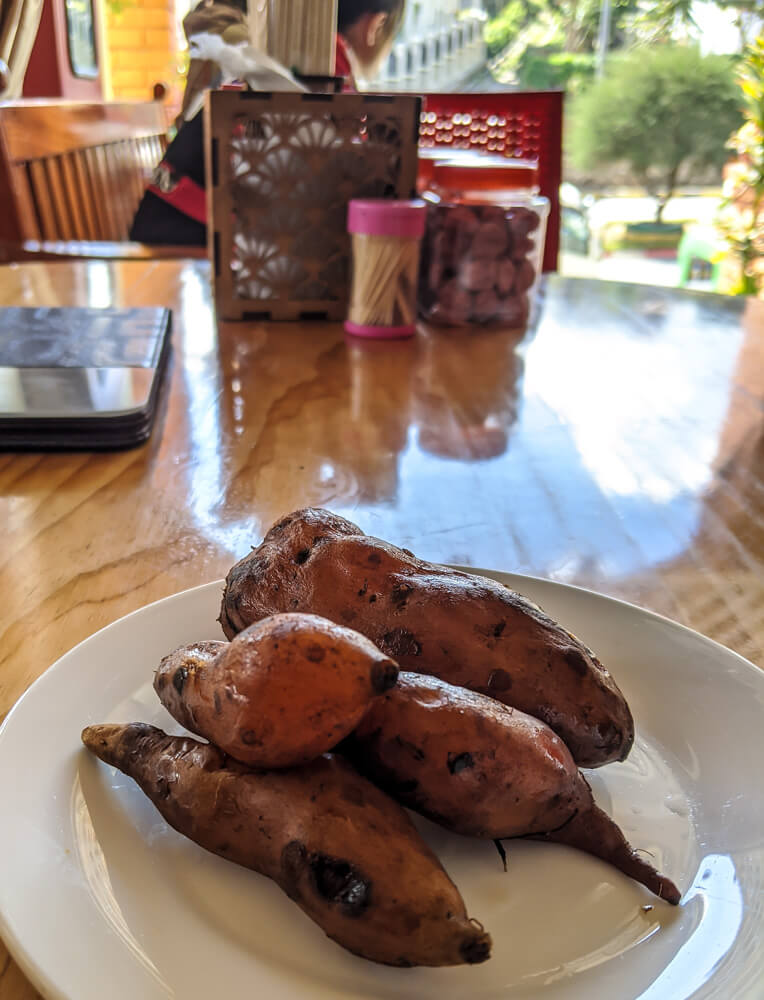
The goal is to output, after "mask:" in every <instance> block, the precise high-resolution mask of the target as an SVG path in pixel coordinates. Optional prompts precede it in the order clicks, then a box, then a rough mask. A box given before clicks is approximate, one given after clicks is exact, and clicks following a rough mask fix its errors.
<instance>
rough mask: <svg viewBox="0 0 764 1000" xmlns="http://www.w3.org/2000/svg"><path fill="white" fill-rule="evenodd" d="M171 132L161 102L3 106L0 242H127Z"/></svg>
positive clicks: (0, 118) (0, 110)
mask: <svg viewBox="0 0 764 1000" xmlns="http://www.w3.org/2000/svg"><path fill="white" fill-rule="evenodd" d="M166 130H167V121H166V116H165V109H164V107H163V105H162V104H161V103H159V102H158V101H154V102H152V101H146V102H135V103H119V102H115V103H105V102H104V103H100V102H99V103H80V102H71V101H52V100H50V101H48V100H45V101H16V102H9V103H7V104H0V204H2V205H3V211H2V212H0V243H4V244H6V245H9V244H10V245H18V246H19V247H21V246H23V244H24V243H25V242H27V241H29V240H34V241H39V242H49V241H72V240H90V241H96V240H98V241H107V240H111V241H121V240H127V239H128V230H129V228H130V223H131V222H132V218H133V215H134V214H135V211H136V209H137V207H138V203H139V202H140V200H141V197H142V195H143V190H144V187H145V184H146V181H147V179H148V177H149V176H150V174H151V171H152V170H153V168H154V167H155V166H156V165H157V164H158V163H159V161H160V160H161V158H162V154H163V152H164V149H165V146H166V137H165V136H166Z"/></svg>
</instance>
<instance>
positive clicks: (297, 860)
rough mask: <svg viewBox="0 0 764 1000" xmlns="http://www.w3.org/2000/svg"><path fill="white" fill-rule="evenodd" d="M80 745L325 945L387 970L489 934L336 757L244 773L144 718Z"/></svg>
mask: <svg viewBox="0 0 764 1000" xmlns="http://www.w3.org/2000/svg"><path fill="white" fill-rule="evenodd" d="M82 740H83V743H84V744H85V746H86V747H87V748H88V749H89V750H91V751H92V752H93V753H94V754H95V755H96V756H98V757H99V758H100V759H101V760H103V761H105V762H106V763H108V764H111V765H113V766H115V767H117V768H119V769H120V770H121V771H123V772H124V773H125V774H127V775H128V776H129V777H131V778H133V779H134V780H135V781H136V782H137V783H138V784H139V785H140V787H141V788H142V789H143V791H144V792H145V793H146V795H147V796H148V797H149V798H150V799H151V801H152V802H153V803H154V805H155V806H156V807H157V809H158V810H159V812H160V813H161V814H162V816H163V817H164V818H165V820H166V821H167V822H168V823H169V824H170V825H171V826H172V827H173V828H174V829H176V830H177V831H178V832H180V833H182V834H184V835H185V836H187V837H189V838H190V839H191V840H193V841H195V842H196V843H197V844H199V845H200V846H201V847H204V848H206V849H207V850H208V851H212V852H213V853H215V854H219V855H220V856H221V857H224V858H227V859H228V860H230V861H234V862H236V863H237V864H240V865H243V866H244V867H247V868H251V869H253V870H254V871H256V872H260V873H261V874H263V875H266V876H267V877H268V878H271V879H273V880H274V881H275V882H276V883H277V884H278V885H279V886H280V887H281V888H282V889H283V890H284V892H285V893H286V894H287V895H288V896H290V898H291V899H293V900H294V901H295V902H296V903H297V905H298V906H299V907H300V908H301V909H302V910H303V911H304V912H305V913H306V914H307V915H308V916H309V917H310V918H311V919H312V920H314V921H315V922H316V923H317V924H318V925H319V926H320V927H321V928H322V930H323V931H324V932H325V933H326V934H327V935H328V936H329V937H330V938H332V939H333V940H334V941H336V942H337V943H338V944H340V945H342V946H343V947H345V948H347V949H348V950H349V951H351V952H353V953H355V954H357V955H360V956H362V957H363V958H367V959H371V960H372V961H375V962H381V963H384V964H388V965H398V966H411V965H432V966H437V965H458V964H462V963H465V962H468V963H474V962H481V961H484V960H485V959H486V958H488V957H489V954H490V944H491V942H490V937H489V936H488V935H487V934H486V933H485V932H484V931H483V929H482V928H481V927H480V926H479V925H478V924H477V923H476V922H473V921H471V920H470V919H469V918H468V917H467V914H466V910H465V907H464V902H463V900H462V898H461V896H460V894H459V892H458V890H457V889H456V887H455V885H454V884H453V882H451V880H450V879H449V878H448V876H447V875H446V873H445V871H444V870H443V868H442V867H441V865H440V863H439V862H438V860H437V858H436V857H435V856H434V855H433V853H432V852H431V851H430V849H429V848H428V847H427V845H426V844H425V843H424V842H423V841H422V840H421V838H420V837H419V834H418V833H417V831H416V829H415V828H414V826H413V824H412V823H411V821H410V820H409V818H408V816H407V814H406V813H405V811H404V810H403V809H402V808H401V807H400V806H399V805H397V804H396V803H395V802H394V801H393V800H392V799H390V798H388V796H387V795H385V794H384V793H383V792H382V791H380V790H379V789H378V788H376V787H375V786H374V785H372V784H371V782H369V781H367V780H366V779H364V778H362V777H361V776H360V775H359V774H358V773H357V772H356V771H355V770H354V769H353V768H352V767H351V765H350V764H349V763H348V762H347V761H345V760H343V759H342V758H341V757H339V756H337V755H329V754H327V755H325V756H322V757H319V758H318V759H317V760H315V761H313V762H312V763H311V764H308V765H306V766H305V767H302V768H295V769H292V770H283V771H260V772H257V771H252V770H250V769H247V768H245V767H243V766H242V765H240V764H238V763H236V762H235V761H231V760H229V759H227V758H226V757H225V755H224V754H223V753H222V752H221V751H220V750H219V749H218V748H216V747H214V746H211V745H209V744H202V743H198V742H197V741H196V740H193V739H190V738H188V739H184V738H182V737H172V736H167V735H166V734H165V733H163V732H162V731H161V730H159V729H156V728H154V727H153V726H146V725H142V724H132V725H124V726H120V725H102V726H90V727H88V728H87V729H85V730H84V732H83V734H82Z"/></svg>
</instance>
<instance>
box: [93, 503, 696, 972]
mask: <svg viewBox="0 0 764 1000" xmlns="http://www.w3.org/2000/svg"><path fill="white" fill-rule="evenodd" d="M221 623H222V625H223V629H224V632H225V634H226V636H227V637H228V639H229V640H230V641H229V642H204V643H195V644H193V645H190V646H186V647H183V648H181V649H177V650H175V651H173V652H171V653H169V654H168V656H166V657H165V658H164V659H163V660H162V662H161V663H160V665H159V667H158V669H157V670H156V673H155V677H154V688H155V690H156V692H157V694H158V696H159V698H160V699H161V701H162V703H163V704H164V705H165V707H166V708H167V709H168V711H169V712H170V713H171V714H172V715H173V717H174V718H175V719H177V721H178V722H180V723H181V724H182V725H183V726H185V727H186V729H188V730H189V731H190V732H192V733H195V734H197V735H199V736H202V737H203V738H204V739H205V740H207V741H208V742H206V743H200V742H198V741H197V740H195V739H192V738H190V737H186V738H184V737H171V736H168V735H166V734H165V733H163V732H162V731H161V730H159V729H155V728H154V727H151V726H146V725H142V724H140V723H133V724H128V725H102V726H90V727H88V728H87V729H86V730H85V731H84V732H83V734H82V739H83V742H84V743H85V745H86V746H87V747H88V749H89V750H91V751H92V752H93V753H94V754H96V755H97V756H98V757H100V758H101V759H102V760H104V761H106V762H107V763H109V764H111V765H113V766H115V767H118V768H119V769H120V770H122V771H124V773H125V774H128V775H129V776H130V777H132V778H134V779H135V781H136V782H137V783H138V784H139V785H140V787H141V788H142V789H143V791H144V792H145V793H146V794H147V795H148V796H149V798H150V799H151V801H152V802H153V803H154V804H155V806H156V807H157V808H158V809H159V811H160V812H161V814H162V815H163V817H164V818H165V819H166V820H167V822H168V823H169V824H170V825H171V826H173V827H174V828H175V829H176V830H178V831H179V832H181V833H183V834H185V835H186V836H188V837H189V838H191V839H192V840H194V841H195V842H196V843H198V844H200V845H201V846H202V847H204V848H206V849H207V850H210V851H212V852H214V853H216V854H219V855H221V856H222V857H224V858H227V859H229V860H231V861H234V862H236V863H238V864H241V865H244V866H246V867H248V868H252V869H254V870H255V871H257V872H260V873H262V874H264V875H266V876H268V877H269V878H271V879H273V880H274V881H275V882H276V883H277V884H278V885H279V886H280V887H281V888H282V889H283V890H284V892H286V893H287V895H289V896H290V898H291V899H293V900H294V901H295V902H296V903H297V905H298V906H300V907H301V909H303V910H304V912H305V913H307V914H308V916H310V917H311V918H312V919H313V920H314V921H315V922H316V923H317V924H318V925H319V926H320V927H321V928H322V929H323V930H324V931H325V933H326V934H327V935H328V936H329V937H331V938H332V939H333V940H335V941H336V942H338V943H339V944H341V945H342V946H344V947H345V948H347V949H348V950H350V951H352V952H354V953H355V954H358V955H361V956H363V957H364V958H367V959H371V960H373V961H376V962H383V963H386V964H390V965H398V966H412V965H455V964H460V963H471V964H474V963H477V962H482V961H484V960H485V959H487V958H488V957H489V955H490V949H491V939H490V937H489V935H488V934H487V933H486V931H485V930H484V929H483V927H482V925H481V924H480V923H479V922H478V921H476V920H475V919H472V918H470V917H469V916H468V915H467V911H466V908H465V905H464V902H463V900H462V898H461V896H460V894H459V891H458V889H457V888H456V886H455V885H454V884H453V882H452V881H451V880H450V879H449V877H448V875H447V874H446V872H445V871H444V869H443V868H442V866H441V865H440V863H439V861H438V859H437V858H436V857H435V855H434V854H433V853H432V851H431V850H430V849H429V848H428V847H427V845H426V844H425V843H424V841H423V840H422V839H421V837H420V836H419V834H418V832H417V830H416V828H415V827H414V825H413V824H412V822H411V820H410V818H409V816H408V814H407V812H406V810H405V808H404V807H407V808H410V809H413V810H415V811H417V812H419V813H421V814H422V815H424V816H427V817H429V818H430V819H431V820H434V821H435V822H437V823H440V824H441V825H443V826H444V827H446V828H447V829H450V830H453V831H455V832H458V833H461V834H464V835H467V836H473V837H479V838H486V839H490V840H496V841H500V840H502V839H504V838H509V837H522V836H532V837H542V838H545V839H549V840H554V841H557V842H560V843H565V844H569V845H571V846H574V847H577V848H579V849H581V850H585V851H588V852H590V853H592V854H595V855H597V856H598V857H601V858H603V859H604V860H606V861H608V862H610V863H612V864H614V865H615V866H616V867H618V868H620V869H621V870H622V871H624V872H625V873H626V874H627V875H629V876H631V877H632V878H634V879H636V880H637V881H639V882H642V883H643V884H644V885H645V886H647V887H648V888H649V889H651V890H652V891H653V892H654V893H655V894H656V895H658V896H660V897H662V898H663V899H665V900H667V901H669V902H671V903H677V902H678V901H679V898H680V893H679V890H678V889H677V888H676V886H675V885H674V884H673V883H672V882H671V881H670V880H669V879H667V878H666V877H665V876H663V875H661V874H660V873H658V872H657V871H656V870H655V869H654V868H653V867H652V866H651V865H649V864H648V863H647V862H646V861H645V860H644V859H643V858H642V857H640V856H639V855H638V854H637V853H636V852H635V851H634V850H633V849H632V848H631V847H630V845H629V844H628V843H627V842H626V840H625V839H624V837H623V834H622V833H621V831H620V830H619V829H618V827H617V826H616V825H615V823H613V821H612V820H611V819H610V818H609V817H608V816H606V815H605V813H604V812H602V810H601V809H599V808H598V807H597V806H596V805H595V803H594V800H593V797H592V793H591V790H590V788H589V786H588V784H587V782H586V780H585V779H584V777H583V776H582V775H581V773H580V771H579V769H578V767H579V765H585V766H588V767H593V766H599V765H602V764H606V763H607V762H608V761H611V760H621V759H623V758H624V757H625V756H626V754H627V753H628V752H629V749H630V747H631V743H632V741H633V736H634V731H633V722H632V718H631V715H630V713H629V709H628V706H627V705H626V702H625V700H624V698H623V696H622V695H621V693H620V691H619V690H618V687H617V686H616V684H615V682H614V681H613V679H612V677H611V676H610V674H609V673H608V672H607V670H605V668H604V667H603V666H602V664H600V663H599V661H598V660H597V659H596V657H595V656H594V654H593V653H592V652H591V651H590V650H589V649H587V648H586V647H585V646H584V645H582V643H581V642H580V641H579V640H578V639H576V638H575V637H574V636H573V635H571V634H570V633H569V632H567V631H566V630H565V629H564V628H562V627H561V626H560V625H558V624H556V623H555V622H553V621H552V620H551V619H550V618H548V617H547V616H546V615H545V614H544V613H543V612H542V611H541V610H540V609H539V608H537V607H536V606H535V605H533V604H531V603H529V602H528V601H526V600H525V599H523V598H522V597H520V596H519V595H518V594H515V593H513V592H511V591H509V590H507V589H506V588H504V587H502V586H500V585H498V584H496V583H494V582H493V581H491V580H487V579H482V578H480V577H476V576H472V575H470V574H466V573H458V572H455V571H453V570H449V569H447V568H446V567H443V566H437V565H433V564H430V563H425V562H422V561H420V560H418V559H416V558H415V557H414V556H413V555H412V554H411V553H410V552H407V551H405V550H401V549H396V548H394V547H393V546H391V545H389V544H387V543H386V542H383V541H380V540H378V539H374V538H370V537H367V536H366V535H364V534H363V533H362V532H361V531H360V530H359V529H358V528H357V527H356V526H355V525H353V524H351V523H350V522H348V521H345V520H344V519H342V518H339V517H336V516H335V515H333V514H331V513H329V512H327V511H321V510H305V511H298V512H296V513H295V514H292V515H290V516H289V517H287V518H285V519H283V520H282V521H280V522H278V523H277V524H276V525H274V527H273V528H271V530H270V531H269V532H268V534H267V536H266V538H265V540H264V541H263V543H262V545H261V546H260V547H259V548H257V549H255V550H254V551H253V552H252V553H251V554H250V555H249V556H247V557H246V558H245V559H244V560H242V561H241V562H240V563H238V564H237V565H236V566H234V567H233V569H232V570H231V572H230V574H229V576H228V579H227V581H226V587H225V592H224V596H223V604H222V611H221Z"/></svg>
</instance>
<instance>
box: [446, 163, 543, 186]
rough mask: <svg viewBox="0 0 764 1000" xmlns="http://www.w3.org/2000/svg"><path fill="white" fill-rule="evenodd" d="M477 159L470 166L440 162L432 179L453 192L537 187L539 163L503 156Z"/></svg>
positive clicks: (467, 164)
mask: <svg viewBox="0 0 764 1000" xmlns="http://www.w3.org/2000/svg"><path fill="white" fill-rule="evenodd" d="M482 160H483V162H481V161H480V158H478V157H475V159H474V160H473V161H472V162H470V163H460V162H458V161H449V160H439V161H437V162H435V163H434V164H433V172H432V179H433V181H434V183H435V184H437V185H438V186H439V187H444V188H448V189H449V190H452V191H468V190H473V191H474V190H481V191H488V190H496V191H504V190H507V189H508V188H534V187H536V186H537V184H538V163H537V162H536V161H535V160H515V159H509V158H506V159H505V158H503V157H500V156H484V157H483V158H482Z"/></svg>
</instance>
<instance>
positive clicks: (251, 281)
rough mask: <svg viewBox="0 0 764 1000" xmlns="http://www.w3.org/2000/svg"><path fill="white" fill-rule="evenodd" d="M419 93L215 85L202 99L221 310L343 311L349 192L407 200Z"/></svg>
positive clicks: (327, 315) (223, 313)
mask: <svg viewBox="0 0 764 1000" xmlns="http://www.w3.org/2000/svg"><path fill="white" fill-rule="evenodd" d="M420 105H421V102H420V99H419V98H418V97H410V96H405V97H398V96H396V97H388V96H382V95H376V94H375V95H361V94H261V93H254V92H249V91H215V92H212V93H210V94H208V95H207V98H206V105H205V116H206V118H205V122H206V129H205V146H206V149H205V155H206V157H207V178H208V183H207V218H208V239H209V252H210V259H211V261H212V264H213V275H214V283H215V300H216V304H217V310H218V316H220V317H221V318H224V319H243V318H245V317H261V318H268V319H301V318H321V319H331V320H341V319H344V318H345V312H346V308H347V299H348V291H349V276H350V239H349V237H348V234H347V206H348V202H349V201H350V200H351V199H352V198H411V197H412V196H413V195H414V191H415V187H416V173H417V141H418V135H419V115H420Z"/></svg>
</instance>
